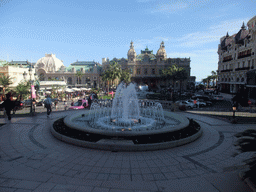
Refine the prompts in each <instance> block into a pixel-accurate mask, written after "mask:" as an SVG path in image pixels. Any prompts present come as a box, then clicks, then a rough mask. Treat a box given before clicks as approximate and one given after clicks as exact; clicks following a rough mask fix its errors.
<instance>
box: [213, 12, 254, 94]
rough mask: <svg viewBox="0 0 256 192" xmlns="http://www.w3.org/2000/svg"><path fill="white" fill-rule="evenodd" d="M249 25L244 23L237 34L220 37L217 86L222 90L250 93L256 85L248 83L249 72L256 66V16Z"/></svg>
mask: <svg viewBox="0 0 256 192" xmlns="http://www.w3.org/2000/svg"><path fill="white" fill-rule="evenodd" d="M247 26H248V28H246V26H245V25H244V23H243V25H242V27H241V29H240V30H239V31H238V32H237V33H236V34H233V35H231V36H229V34H228V33H227V35H226V36H224V37H222V38H221V39H220V44H219V46H218V55H219V62H218V83H217V86H218V88H219V90H220V91H221V92H226V93H239V92H240V93H241V92H248V94H249V93H250V92H251V91H253V88H254V87H256V85H250V86H249V85H248V80H249V79H248V72H250V71H252V70H253V69H255V68H256V16H255V17H253V18H252V19H250V20H249V21H248V23H247ZM249 74H251V73H249ZM254 89H255V88H254Z"/></svg>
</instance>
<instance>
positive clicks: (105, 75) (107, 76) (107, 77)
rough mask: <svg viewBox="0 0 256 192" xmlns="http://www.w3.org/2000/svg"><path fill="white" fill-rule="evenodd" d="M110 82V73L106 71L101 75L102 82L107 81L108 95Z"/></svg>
mask: <svg viewBox="0 0 256 192" xmlns="http://www.w3.org/2000/svg"><path fill="white" fill-rule="evenodd" d="M110 80H111V78H110V71H109V70H106V71H105V72H104V73H103V74H102V81H107V84H108V93H109V81H110Z"/></svg>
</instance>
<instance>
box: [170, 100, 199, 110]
mask: <svg viewBox="0 0 256 192" xmlns="http://www.w3.org/2000/svg"><path fill="white" fill-rule="evenodd" d="M175 103H178V104H179V106H182V105H184V106H185V107H186V108H188V109H193V108H195V107H196V105H195V104H194V103H193V102H189V101H176V102H175Z"/></svg>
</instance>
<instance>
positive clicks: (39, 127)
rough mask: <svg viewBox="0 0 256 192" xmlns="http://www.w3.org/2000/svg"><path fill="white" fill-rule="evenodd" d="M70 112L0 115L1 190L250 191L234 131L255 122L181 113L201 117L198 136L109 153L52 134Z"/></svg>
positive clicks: (195, 117)
mask: <svg viewBox="0 0 256 192" xmlns="http://www.w3.org/2000/svg"><path fill="white" fill-rule="evenodd" d="M72 113H73V111H64V112H58V113H53V114H52V115H51V117H50V118H47V116H46V114H40V115H37V116H34V117H22V118H13V119H12V120H11V122H8V120H7V119H3V118H1V119H0V123H6V125H4V126H2V127H0V156H1V157H0V191H36V192H39V191H51V192H55V191H75V192H79V191H83V192H84V191H94V192H95V191H100V192H104V191H107V192H116V191H121V192H122V191H123V192H126V191H127V192H129V191H133V192H138V191H175V192H176V191H177V192H178V191H187V192H189V191H209V192H211V191H214V192H215V191H216V192H217V191H232V192H235V191H239V192H241V191H251V190H250V188H249V187H248V186H247V185H246V184H245V183H244V182H243V181H241V179H240V178H239V176H238V172H239V171H240V170H241V169H243V168H244V166H243V165H242V160H243V159H246V158H248V157H250V154H245V155H240V156H237V157H232V156H231V155H232V154H233V152H235V148H234V146H233V143H234V141H235V140H236V139H235V137H234V136H233V135H234V134H235V133H237V132H240V131H242V130H245V129H247V128H254V125H233V124H229V123H228V122H224V121H221V120H217V119H213V118H210V117H206V116H200V115H197V114H190V113H183V112H179V113H180V114H181V115H185V116H187V117H190V118H193V119H195V120H197V121H198V122H199V124H200V125H201V127H202V129H203V135H202V137H201V138H200V139H198V140H197V141H195V142H193V143H190V144H187V145H184V146H180V147H177V148H171V149H167V150H159V151H147V152H111V151H102V150H95V149H88V148H82V147H78V146H73V145H70V144H67V143H64V142H61V141H59V140H57V139H56V138H54V137H53V136H52V135H51V133H50V129H49V128H50V126H51V124H52V123H53V121H55V120H56V119H58V118H61V117H64V116H66V115H70V114H72Z"/></svg>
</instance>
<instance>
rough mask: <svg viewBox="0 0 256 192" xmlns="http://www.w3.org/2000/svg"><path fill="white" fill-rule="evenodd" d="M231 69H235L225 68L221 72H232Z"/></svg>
mask: <svg viewBox="0 0 256 192" xmlns="http://www.w3.org/2000/svg"><path fill="white" fill-rule="evenodd" d="M230 71H233V69H225V70H221V71H220V72H221V73H222V72H230Z"/></svg>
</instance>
